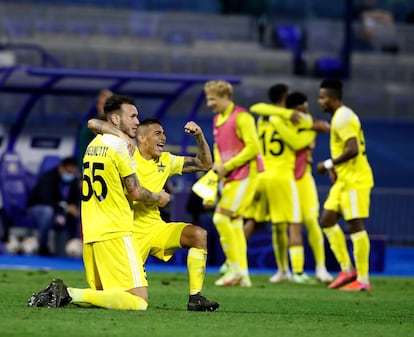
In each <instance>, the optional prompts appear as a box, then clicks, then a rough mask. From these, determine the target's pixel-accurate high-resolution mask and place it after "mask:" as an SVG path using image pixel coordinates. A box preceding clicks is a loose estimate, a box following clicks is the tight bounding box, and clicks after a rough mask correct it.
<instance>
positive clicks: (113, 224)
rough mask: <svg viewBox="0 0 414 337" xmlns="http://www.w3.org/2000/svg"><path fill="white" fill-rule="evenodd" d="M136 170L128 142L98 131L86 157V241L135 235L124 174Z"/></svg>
mask: <svg viewBox="0 0 414 337" xmlns="http://www.w3.org/2000/svg"><path fill="white" fill-rule="evenodd" d="M134 173H135V165H134V162H133V161H132V159H131V157H130V156H129V153H128V150H127V146H126V142H125V141H124V140H122V139H121V138H119V137H116V136H113V135H107V134H105V135H97V136H96V137H95V138H94V139H93V140H92V141H91V142H90V143H89V145H88V147H87V149H86V152H85V155H84V157H83V177H82V208H81V217H82V230H83V241H84V243H89V242H95V241H102V240H107V239H112V238H117V237H122V236H125V235H132V228H133V213H132V210H131V207H130V204H129V201H128V199H127V198H126V196H125V193H124V187H123V183H122V178H123V177H127V176H129V175H131V174H134Z"/></svg>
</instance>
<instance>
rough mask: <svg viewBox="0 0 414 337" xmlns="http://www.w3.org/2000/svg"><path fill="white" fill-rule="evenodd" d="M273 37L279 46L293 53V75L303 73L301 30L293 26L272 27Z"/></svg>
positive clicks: (279, 25) (278, 25) (280, 25)
mask: <svg viewBox="0 0 414 337" xmlns="http://www.w3.org/2000/svg"><path fill="white" fill-rule="evenodd" d="M274 36H275V39H276V42H277V44H278V45H279V46H281V47H283V48H284V49H287V50H290V51H291V52H292V53H293V63H294V71H295V73H296V74H301V73H303V72H304V71H305V67H306V65H305V61H304V57H303V52H304V41H303V40H304V39H303V33H302V28H301V27H300V26H298V25H295V24H277V25H276V26H275V27H274Z"/></svg>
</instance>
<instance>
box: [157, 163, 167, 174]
mask: <svg viewBox="0 0 414 337" xmlns="http://www.w3.org/2000/svg"><path fill="white" fill-rule="evenodd" d="M157 168H158V172H164V171H165V168H166V166H165V165H164V164H163V163H162V162H160V163H159V164H158V165H157Z"/></svg>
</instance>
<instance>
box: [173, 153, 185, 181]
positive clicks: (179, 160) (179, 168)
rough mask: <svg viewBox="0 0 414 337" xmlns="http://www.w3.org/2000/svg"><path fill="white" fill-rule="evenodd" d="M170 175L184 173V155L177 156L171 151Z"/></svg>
mask: <svg viewBox="0 0 414 337" xmlns="http://www.w3.org/2000/svg"><path fill="white" fill-rule="evenodd" d="M170 163H171V169H170V176H173V175H175V174H180V175H181V174H182V173H183V166H184V156H176V155H174V154H172V153H170Z"/></svg>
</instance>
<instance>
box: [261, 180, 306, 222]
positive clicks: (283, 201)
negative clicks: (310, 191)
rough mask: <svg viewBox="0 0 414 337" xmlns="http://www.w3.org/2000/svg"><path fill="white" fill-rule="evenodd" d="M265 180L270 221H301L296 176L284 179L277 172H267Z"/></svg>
mask: <svg viewBox="0 0 414 337" xmlns="http://www.w3.org/2000/svg"><path fill="white" fill-rule="evenodd" d="M264 180H265V181H264V186H265V193H266V198H267V200H268V203H269V215H270V221H271V222H272V223H299V222H300V221H301V212H300V203H299V193H298V189H297V186H296V181H295V178H293V177H292V179H284V178H280V177H279V176H277V175H275V174H266V175H265V177H264Z"/></svg>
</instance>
